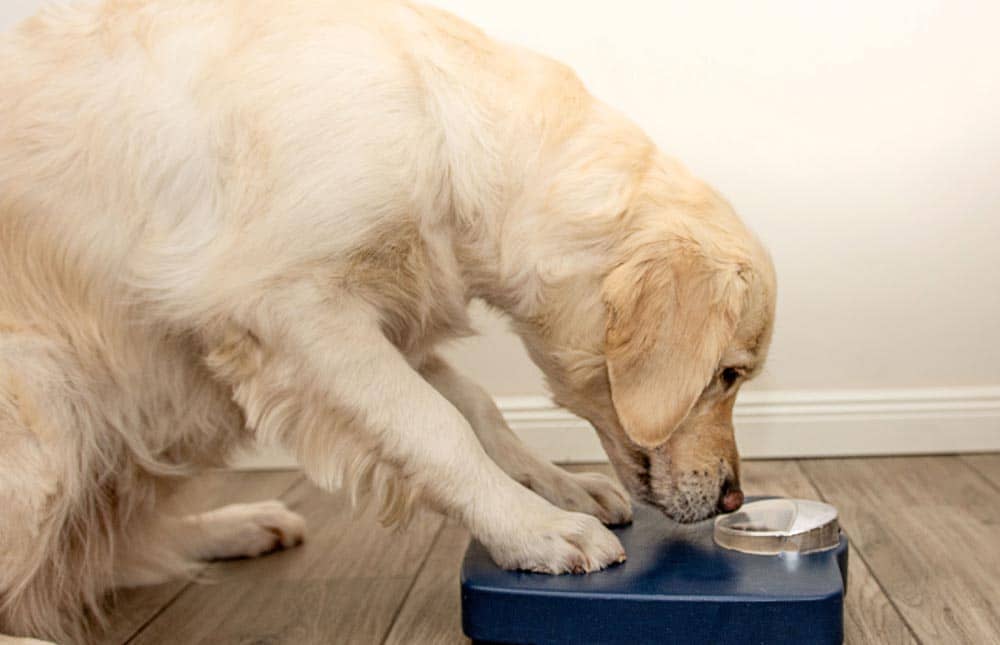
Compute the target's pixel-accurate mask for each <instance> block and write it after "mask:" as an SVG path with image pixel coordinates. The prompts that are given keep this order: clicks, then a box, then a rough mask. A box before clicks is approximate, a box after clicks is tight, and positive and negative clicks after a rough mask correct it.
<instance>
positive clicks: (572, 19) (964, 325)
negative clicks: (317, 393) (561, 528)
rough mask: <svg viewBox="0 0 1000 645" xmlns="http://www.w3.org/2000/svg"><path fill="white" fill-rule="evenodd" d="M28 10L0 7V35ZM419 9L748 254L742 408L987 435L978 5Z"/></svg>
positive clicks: (988, 103)
mask: <svg viewBox="0 0 1000 645" xmlns="http://www.w3.org/2000/svg"><path fill="white" fill-rule="evenodd" d="M40 4H41V2H39V1H37V0H13V1H12V0H3V3H2V4H0V27H3V26H7V25H9V24H11V23H12V22H13V20H14V19H15V18H17V17H20V16H22V15H25V14H27V13H28V12H29V11H30V10H31V9H32V8H33V7H35V6H38V5H40ZM436 4H438V5H440V6H443V7H445V8H447V9H450V10H452V11H455V12H456V13H458V14H459V15H461V16H463V17H465V18H467V19H469V20H472V21H474V22H476V23H478V24H480V25H481V26H483V27H484V28H486V30H487V31H488V32H489V33H491V34H493V35H495V36H496V37H498V38H502V39H504V40H508V41H513V42H517V43H520V44H523V45H526V46H528V47H531V48H533V49H536V50H539V51H542V52H545V53H547V54H549V55H552V56H554V57H556V58H559V59H561V60H563V61H565V62H567V63H569V64H570V65H572V66H573V67H574V68H575V69H576V70H577V72H578V73H579V74H580V76H581V77H582V78H583V79H584V81H585V82H586V83H587V84H588V86H589V87H590V88H591V90H592V91H593V92H594V93H595V94H596V95H598V96H600V97H601V98H603V99H604V100H606V101H607V102H609V103H611V104H612V105H614V106H616V107H618V108H619V109H621V110H622V111H623V112H625V113H626V114H628V115H630V116H631V117H632V118H633V119H635V120H636V121H637V122H638V123H639V124H641V125H642V126H643V127H644V128H645V129H646V130H647V131H648V132H649V133H650V134H651V135H652V136H653V138H654V139H656V140H657V141H658V142H659V144H660V145H661V147H662V148H663V149H664V150H666V151H667V152H668V153H669V154H672V155H674V156H676V157H678V158H680V159H682V160H684V161H685V162H686V163H687V164H688V165H689V166H691V167H692V168H693V170H694V171H695V172H696V173H698V174H699V175H701V176H702V177H703V178H705V179H707V180H708V181H709V182H711V183H713V184H714V185H715V186H716V187H717V188H719V189H720V190H721V191H722V192H723V193H724V194H725V195H726V196H727V197H728V198H729V199H730V200H731V201H732V202H733V203H734V204H735V206H736V207H737V209H738V210H739V211H740V212H741V213H742V214H743V216H744V217H745V219H746V220H748V222H750V224H751V226H752V227H753V228H754V229H755V230H756V231H757V232H758V233H759V234H760V236H761V237H762V238H763V239H764V240H765V242H766V243H767V244H768V245H769V247H770V248H771V250H772V253H773V255H774V259H775V263H776V265H777V270H778V277H779V292H780V296H779V307H778V324H777V328H776V333H775V338H774V344H773V348H772V355H771V360H770V365H769V367H768V369H767V370H766V372H765V373H764V374H763V375H762V376H761V378H760V379H759V381H758V382H757V383H756V384H755V385H754V386H753V387H754V388H755V389H756V390H757V391H758V394H757V395H756V398H754V397H755V395H754V394H750V396H749V397H748V398H749V400H750V401H751V402H754V401H756V402H760V401H766V400H771V399H774V400H775V401H777V402H779V403H781V402H783V401H789V400H798V399H801V398H802V397H803V396H805V395H803V394H802V393H803V392H807V393H811V394H810V395H809V396H806V398H809V399H810V400H811V401H813V402H814V403H816V402H817V401H818V402H819V403H817V405H820V406H821V407H822V406H823V405H826V403H824V402H826V401H827V399H828V395H829V393H824V392H818V393H817V392H816V391H826V390H832V391H834V392H833V394H832V395H831V396H833V397H834V399H837V400H850V401H857V400H859V397H860V399H863V400H866V401H883V400H885V399H886V397H889V398H891V399H893V400H896V399H897V398H899V396H902V398H904V399H906V400H909V401H911V402H912V401H915V402H917V403H920V402H921V401H924V400H928V401H929V400H931V399H933V400H935V401H936V400H940V399H941V397H942V396H943V397H944V399H947V400H953V399H954V400H960V401H964V402H965V403H963V404H962V406H965V407H963V408H962V409H963V410H965V409H966V408H968V410H971V409H972V408H969V405H970V404H972V403H975V402H976V401H979V402H982V401H983V400H984V399H983V397H984V396H985V397H986V400H988V401H989V404H988V405H989V406H992V407H990V408H989V409H990V412H989V414H985V416H984V415H983V414H980V417H977V418H981V419H985V420H983V421H981V422H978V423H979V425H978V426H977V427H979V428H980V430H981V431H989V432H992V433H994V434H993V435H990V436H993V437H998V436H1000V342H998V329H1000V268H998V264H1000V260H998V258H1000V44H998V43H1000V39H998V38H997V37H996V25H998V24H1000V3H996V2H991V1H987V0H980V1H972V0H951V1H947V2H946V1H944V0H881V1H880V2H874V3H873V2H860V1H856V0H851V1H841V2H801V1H799V0H757V1H756V2H751V3H746V2H736V1H732V2H687V1H682V0H669V1H665V2H650V1H648V0H615V1H614V2H593V1H588V2H583V1H581V0H544V1H539V0H505V1H503V2H497V1H496V0H437V2H436ZM478 318H479V319H480V320H481V321H482V326H483V329H484V331H485V332H486V333H485V335H484V336H483V337H481V338H479V339H476V340H467V341H463V342H462V343H460V344H459V345H458V347H456V348H455V349H454V350H453V351H452V352H451V355H452V356H453V357H454V359H455V360H456V361H457V362H458V363H459V364H460V365H461V366H462V367H463V368H464V369H465V371H467V372H469V373H471V374H472V375H474V376H475V377H476V378H478V379H479V380H480V381H481V382H482V383H483V384H484V385H486V386H488V387H489V388H490V389H491V391H493V392H494V393H496V394H497V395H498V396H501V397H508V396H512V395H519V396H525V395H527V396H532V395H540V394H543V392H544V390H543V388H542V384H541V379H540V377H539V375H538V373H537V371H536V370H535V369H534V367H533V366H532V365H530V363H529V362H528V360H527V359H526V357H525V355H524V352H523V350H522V349H521V348H520V344H519V343H518V341H517V340H516V339H514V338H513V337H511V336H510V335H509V334H507V333H506V332H505V331H504V326H503V324H502V322H500V321H499V320H497V319H496V318H494V317H492V316H487V315H480V316H478ZM974 386H985V389H984V388H983V387H978V388H976V387H974ZM916 388H924V389H916ZM926 388H933V392H935V393H936V394H934V396H931V397H930V398H929V399H928V398H927V397H926V396H925V395H924V394H922V393H925V392H928V391H930V390H926ZM942 388H948V393H947V394H946V395H943V394H941V392H942V391H943V390H942ZM955 388H957V389H955ZM841 390H851V392H850V393H847V394H843V396H840V395H838V394H837V392H838V391H841ZM886 390H892V392H893V393H889V394H886ZM897 390H899V391H902V392H903V394H899V392H897ZM956 392H957V393H956ZM984 392H985V393H986V394H984ZM897 395H899V396H897ZM768 397H771V398H770V399H769V398H768ZM817 397H818V398H817ZM838 397H839V398H838ZM935 397H938V398H935ZM852 405H853V404H852ZM879 405H881V404H879ZM962 406H960V407H962ZM536 407H537V406H536ZM917 407H919V405H918V406H917ZM972 407H973V408H975V405H973V406H972ZM817 409H818V408H817ZM845 409H846V408H845ZM909 409H910V410H911V411H912V410H915V409H917V408H915V407H913V406H912V405H911V407H910V408H909ZM975 409H976V410H980V411H981V410H982V408H975ZM968 410H967V411H968ZM842 411H843V410H842ZM991 415H992V416H991ZM789 418H791V417H789ZM935 419H937V417H935ZM925 420H926V419H925ZM896 421H899V419H896ZM802 423H807V421H803V422H802ZM901 423H905V419H904V421H903V422H901ZM935 423H936V421H935ZM897 429H899V430H901V431H902V430H903V429H904V428H903V426H902V425H900V423H897ZM772 439H773V437H772ZM741 441H743V439H741ZM816 441H817V442H818V443H816V444H815V446H818V447H817V448H815V451H819V452H823V447H822V446H824V445H826V444H824V443H823V440H822V439H820V438H817V439H816ZM893 441H897V442H903V443H905V439H898V440H896V439H894V440H893ZM976 441H977V440H975V439H970V440H969V442H970V443H968V445H967V446H966V447H972V448H975V447H976V446H979V445H980V444H977V443H976ZM989 441H996V439H989V440H984V442H982V443H981V447H988V446H987V445H993V444H990V443H989ZM963 445H964V444H963ZM815 446H814V447H815ZM889 448H891V446H890V447H889ZM889 448H887V449H889ZM905 448H906V446H900V449H905ZM831 450H833V449H832V448H831ZM845 450H847V451H848V452H849V451H850V450H849V449H845ZM806 452H808V450H806Z"/></svg>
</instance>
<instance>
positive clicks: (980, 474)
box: [958, 455, 1000, 491]
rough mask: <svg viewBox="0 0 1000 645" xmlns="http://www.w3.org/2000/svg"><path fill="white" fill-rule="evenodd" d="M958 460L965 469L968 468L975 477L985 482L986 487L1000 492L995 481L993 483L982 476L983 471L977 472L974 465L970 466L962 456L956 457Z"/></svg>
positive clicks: (999, 487) (977, 468) (977, 469)
mask: <svg viewBox="0 0 1000 645" xmlns="http://www.w3.org/2000/svg"><path fill="white" fill-rule="evenodd" d="M958 460H959V461H960V462H962V464H964V465H965V467H966V468H968V469H969V470H971V471H972V472H973V473H974V474H975V475H977V476H978V477H979V478H980V479H982V480H983V481H984V482H986V484H987V485H988V486H990V487H991V488H995V489H996V490H998V491H1000V484H998V483H996V482H995V481H993V480H992V479H990V478H989V477H987V476H986V475H984V474H983V471H981V470H979V467H978V466H976V465H975V464H971V463H969V462H968V461H966V460H965V456H964V455H958Z"/></svg>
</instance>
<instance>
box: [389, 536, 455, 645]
mask: <svg viewBox="0 0 1000 645" xmlns="http://www.w3.org/2000/svg"><path fill="white" fill-rule="evenodd" d="M447 523H448V518H446V517H442V518H441V525H440V526H439V527H438V530H437V531H435V532H434V539H433V540H431V543H430V545H428V547H427V553H425V554H424V559H423V560H421V561H420V566H419V567H417V570H416V571H415V572H414V574H413V580H411V581H410V586H409V587H407V588H406V593H405V594H403V599H402V600H400V601H399V607H397V608H396V613H395V615H393V617H392V620H391V621H390V622H389V626H388V627H386V630H385V634H384V635H383V636H382V639H381V640H380V641H379V642H380V643H383V644H384V643H385V642H386V641H387V640H389V636H391V635H392V629H393V627H395V626H396V623H397V622H399V615H400V614H401V613H403V607H405V606H406V601H407V600H409V599H410V594H411V593H413V588H414V587H416V586H417V580H418V579H419V578H420V574H421V573H423V571H424V568H425V567H426V566H427V561H428V560H430V559H431V552H432V551H434V547H436V546H437V543H438V540H440V539H441V534H442V533H444V527H445V525H446V524H447Z"/></svg>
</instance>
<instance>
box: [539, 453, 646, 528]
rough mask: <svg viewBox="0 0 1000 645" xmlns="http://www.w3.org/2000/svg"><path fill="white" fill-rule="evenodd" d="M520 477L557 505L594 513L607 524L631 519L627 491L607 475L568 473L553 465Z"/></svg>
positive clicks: (625, 521) (621, 522)
mask: <svg viewBox="0 0 1000 645" xmlns="http://www.w3.org/2000/svg"><path fill="white" fill-rule="evenodd" d="M520 479H522V480H523V483H524V485H525V486H527V487H528V488H530V489H531V490H533V491H535V492H536V493H538V494H539V495H541V496H542V497H544V498H545V499H547V500H548V501H550V502H552V503H553V504H555V505H556V506H558V507H559V508H563V509H566V510H567V511H576V512H577V513H586V514H588V515H593V516H594V517H596V518H597V519H599V520H601V521H602V522H604V523H605V524H609V525H619V524H628V523H629V522H631V521H632V502H631V501H630V500H629V496H628V493H626V492H625V489H624V488H622V486H621V484H619V483H618V482H617V481H615V480H614V479H612V478H610V477H607V476H606V475H602V474H600V473H571V472H567V471H565V470H563V469H561V468H559V467H557V466H552V467H551V468H550V469H546V470H545V471H542V472H538V473H531V474H529V475H527V476H525V477H522V478H520Z"/></svg>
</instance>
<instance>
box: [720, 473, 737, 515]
mask: <svg viewBox="0 0 1000 645" xmlns="http://www.w3.org/2000/svg"><path fill="white" fill-rule="evenodd" d="M740 506H743V491H741V490H740V488H739V485H737V484H734V483H733V482H731V481H730V480H728V479H727V480H726V481H725V482H724V483H723V484H722V491H721V492H720V493H719V510H720V511H722V512H723V513H732V512H733V511H735V510H736V509H738V508H739V507H740Z"/></svg>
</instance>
